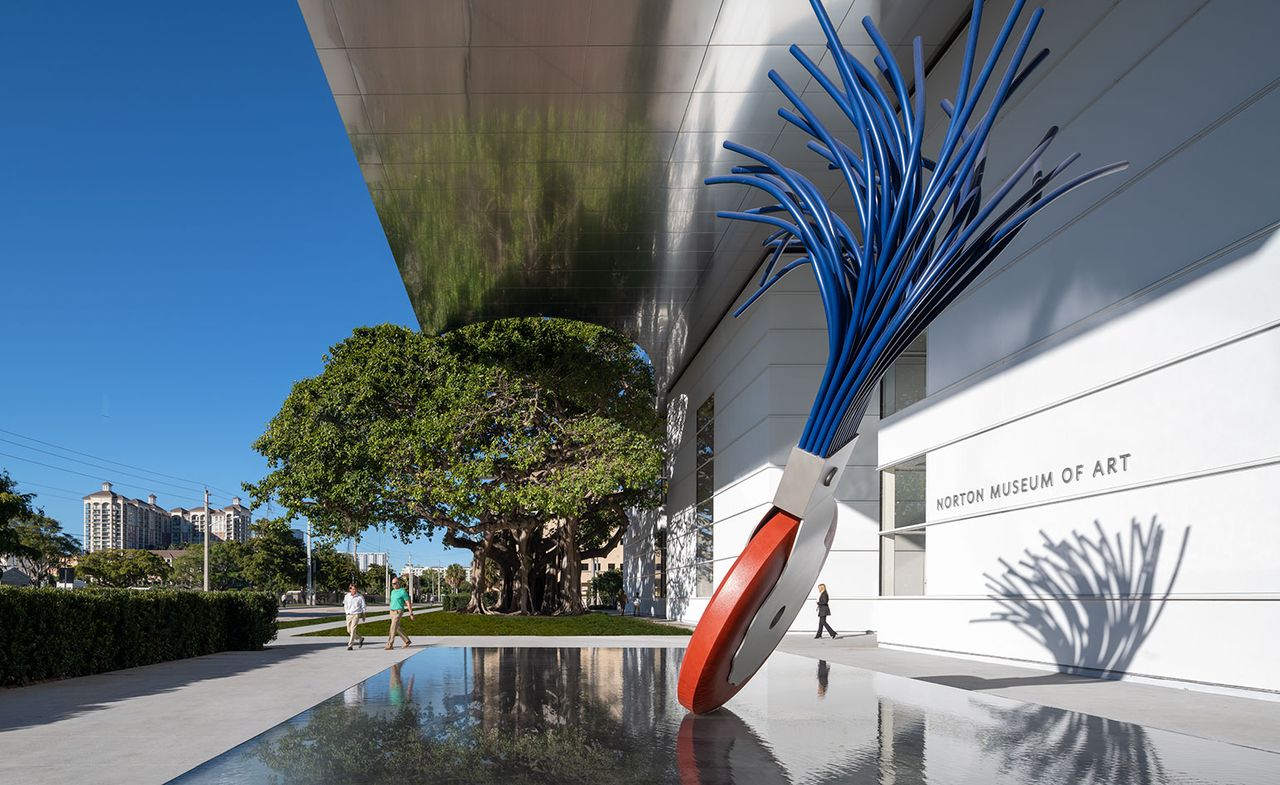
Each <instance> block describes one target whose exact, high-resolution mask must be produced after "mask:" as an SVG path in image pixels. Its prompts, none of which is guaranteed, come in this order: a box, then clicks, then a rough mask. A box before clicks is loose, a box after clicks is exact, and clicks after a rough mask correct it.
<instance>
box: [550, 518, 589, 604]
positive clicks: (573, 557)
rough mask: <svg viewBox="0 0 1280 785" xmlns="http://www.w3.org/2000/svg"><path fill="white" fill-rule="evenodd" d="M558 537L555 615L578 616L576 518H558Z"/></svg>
mask: <svg viewBox="0 0 1280 785" xmlns="http://www.w3.org/2000/svg"><path fill="white" fill-rule="evenodd" d="M556 535H557V536H558V537H559V539H560V554H559V559H557V560H556V567H557V572H558V573H559V576H557V577H558V578H559V581H558V583H559V592H558V595H557V597H556V608H555V615H557V616H578V615H581V614H582V612H583V611H582V573H581V571H580V570H581V568H580V566H579V564H578V562H579V561H580V559H579V558H578V519H577V518H575V517H573V516H569V517H567V518H561V519H560V528H559V529H558V530H557V531H556Z"/></svg>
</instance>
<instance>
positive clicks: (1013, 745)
mask: <svg viewBox="0 0 1280 785" xmlns="http://www.w3.org/2000/svg"><path fill="white" fill-rule="evenodd" d="M993 712H994V714H995V718H996V720H997V722H996V724H995V726H994V727H993V728H992V729H991V731H990V733H987V734H984V735H983V736H982V739H983V745H984V747H986V748H987V749H988V750H989V751H991V752H995V753H996V754H998V755H999V756H1000V759H1001V765H1000V771H1001V772H1002V773H1007V774H1010V775H1014V776H1015V777H1017V778H1018V779H1019V780H1020V781H1022V782H1064V783H1066V782H1069V783H1073V785H1093V784H1094V783H1096V785H1104V783H1105V784H1107V785H1109V784H1110V783H1125V785H1164V783H1167V782H1169V779H1168V777H1167V775H1166V772H1165V769H1164V765H1163V764H1162V763H1161V761H1160V756H1159V754H1158V753H1157V752H1156V749H1155V745H1154V744H1152V743H1151V740H1150V738H1149V737H1148V735H1147V731H1146V729H1145V728H1143V727H1142V726H1141V725H1134V724H1133V723H1129V722H1120V721H1119V720H1111V719H1107V718H1105V717H1096V716H1094V715H1091V714H1080V713H1078V712H1074V711H1066V710H1064V709H1055V708H1051V707H1049V706H1033V705H1023V706H1019V707H1017V708H1014V709H1010V710H1008V711H995V710H993Z"/></svg>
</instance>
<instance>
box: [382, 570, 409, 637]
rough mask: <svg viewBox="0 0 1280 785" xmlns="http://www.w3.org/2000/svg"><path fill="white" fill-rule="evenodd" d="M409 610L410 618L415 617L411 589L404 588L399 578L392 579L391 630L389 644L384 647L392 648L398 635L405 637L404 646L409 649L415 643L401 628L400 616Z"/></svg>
mask: <svg viewBox="0 0 1280 785" xmlns="http://www.w3.org/2000/svg"><path fill="white" fill-rule="evenodd" d="M405 611H408V613H409V618H410V619H412V618H413V601H412V600H410V599H409V590H408V589H406V588H404V584H403V583H402V582H401V581H400V579H399V578H392V579H391V632H390V634H389V635H387V645H386V646H384V647H383V648H385V649H388V650H389V649H391V648H393V644H394V643H395V642H396V636H397V635H399V636H400V637H401V638H404V647H405V648H406V649H407V648H409V646H411V645H412V644H413V641H411V640H409V636H408V635H406V634H405V632H404V630H402V629H400V617H401V616H403V615H404V613H405Z"/></svg>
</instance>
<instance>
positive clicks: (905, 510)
mask: <svg viewBox="0 0 1280 785" xmlns="http://www.w3.org/2000/svg"><path fill="white" fill-rule="evenodd" d="M926 468H927V467H926V461H925V456H923V455H922V456H919V457H918V458H913V459H911V460H908V461H903V462H902V463H899V464H897V465H896V466H891V467H889V468H888V469H886V470H885V471H883V472H881V473H880V529H881V531H882V532H895V531H900V530H902V529H904V528H905V529H906V531H900V533H897V534H881V536H880V594H882V595H884V596H903V595H920V594H924V593H925V570H924V565H925V530H924V529H922V528H920V529H913V528H909V527H913V526H917V525H919V524H922V523H924V522H925V504H924V502H925V495H924V494H925V483H926Z"/></svg>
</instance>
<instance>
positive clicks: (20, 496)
mask: <svg viewBox="0 0 1280 785" xmlns="http://www.w3.org/2000/svg"><path fill="white" fill-rule="evenodd" d="M33 499H35V494H33V493H19V492H18V483H17V482H16V481H14V479H13V478H12V477H10V476H9V473H8V472H7V471H5V470H3V469H0V554H3V555H8V556H21V555H24V554H26V553H27V550H26V548H25V547H24V546H23V545H22V543H21V542H20V540H19V537H18V532H17V529H16V528H15V525H16V524H17V522H18V521H20V520H22V519H26V518H31V517H33V516H35V515H38V514H40V512H39V511H38V510H36V508H35V507H33V506H32V504H31V502H32V500H33Z"/></svg>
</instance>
